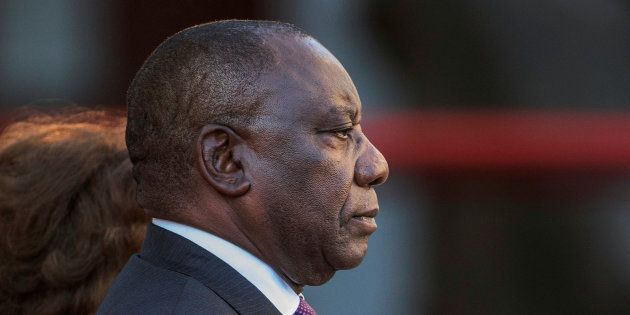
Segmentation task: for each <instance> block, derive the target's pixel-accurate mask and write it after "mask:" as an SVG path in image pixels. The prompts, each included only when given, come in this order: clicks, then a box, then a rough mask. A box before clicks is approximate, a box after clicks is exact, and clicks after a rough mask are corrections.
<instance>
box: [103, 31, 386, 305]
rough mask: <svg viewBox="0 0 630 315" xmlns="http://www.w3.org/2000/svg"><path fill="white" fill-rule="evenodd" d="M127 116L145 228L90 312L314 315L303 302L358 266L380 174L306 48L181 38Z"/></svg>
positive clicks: (237, 38) (296, 43) (140, 86)
mask: <svg viewBox="0 0 630 315" xmlns="http://www.w3.org/2000/svg"><path fill="white" fill-rule="evenodd" d="M127 103H128V107H129V109H128V125H127V135H126V137H127V146H128V150H129V155H130V158H131V161H132V162H133V165H134V166H133V167H134V169H133V173H134V177H135V179H136V181H137V182H138V197H137V198H138V202H139V203H140V204H141V205H142V206H143V207H144V208H145V209H146V212H147V214H148V215H150V216H151V217H153V218H155V219H154V221H153V223H154V224H152V225H150V226H149V228H148V231H147V237H146V240H145V243H144V244H143V248H142V251H141V252H140V253H139V254H138V255H135V256H133V257H132V258H131V259H130V260H129V262H128V263H127V265H126V266H125V268H124V269H123V271H122V272H121V274H120V275H119V276H118V278H117V280H116V281H115V283H114V285H113V286H112V288H111V289H110V291H109V293H108V296H107V297H106V299H105V301H104V302H103V304H102V305H101V308H100V310H99V313H102V314H118V313H125V314H132V313H147V312H148V313H181V314H196V313H204V314H208V313H216V314H233V313H239V314H277V313H282V314H293V313H294V312H295V313H299V314H308V313H314V312H313V310H312V309H311V308H310V306H309V305H308V304H307V303H306V301H305V300H304V298H303V296H301V291H302V288H303V287H304V286H305V285H320V284H323V283H325V282H326V281H328V280H329V279H330V278H331V277H332V276H333V274H334V273H335V271H337V270H340V269H348V268H352V267H355V266H357V265H358V264H359V263H360V262H361V261H362V259H363V257H364V256H365V253H366V251H367V241H368V237H369V236H370V234H372V233H373V232H374V231H375V230H376V223H375V220H374V217H375V216H376V215H377V213H378V203H377V199H376V193H375V191H374V189H373V188H374V186H376V185H378V184H381V183H383V182H384V181H385V180H386V179H387V175H388V167H387V163H386V161H385V159H384V158H383V156H382V155H381V154H380V153H379V152H378V150H377V149H376V148H375V147H374V146H373V145H372V144H371V143H370V142H369V141H368V139H367V138H366V137H365V135H364V134H363V133H362V131H361V127H360V124H359V123H360V119H361V105H360V101H359V97H358V94H357V91H356V89H355V87H354V85H353V84H352V81H351V79H350V77H349V76H348V74H347V73H346V71H345V70H344V69H343V67H342V66H341V64H340V63H339V61H337V60H336V59H335V57H334V56H333V55H332V54H331V53H330V52H328V50H326V48H324V47H323V46H322V45H321V44H320V43H318V42H317V41H316V40H315V39H313V38H312V37H310V36H308V35H306V34H304V33H303V32H301V31H300V30H298V29H297V28H295V27H294V26H291V25H288V24H283V23H278V22H267V21H235V20H231V21H220V22H214V23H209V24H204V25H199V26H195V27H192V28H189V29H186V30H184V31H182V32H180V33H178V34H176V35H174V36H173V37H171V38H169V39H167V40H166V41H165V42H164V43H162V44H161V45H160V46H159V47H158V48H157V49H156V50H155V51H154V52H153V54H152V55H151V56H150V57H149V58H148V60H147V61H146V62H145V64H144V65H143V66H142V68H141V69H140V71H139V72H138V74H137V75H136V77H135V79H134V81H133V82H132V84H131V87H130V88H129V93H128V100H127Z"/></svg>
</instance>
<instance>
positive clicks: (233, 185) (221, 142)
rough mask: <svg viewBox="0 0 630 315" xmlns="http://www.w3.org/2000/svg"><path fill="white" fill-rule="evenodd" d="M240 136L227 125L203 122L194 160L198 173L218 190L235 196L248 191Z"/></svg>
mask: <svg viewBox="0 0 630 315" xmlns="http://www.w3.org/2000/svg"><path fill="white" fill-rule="evenodd" d="M242 145H243V140H242V139H241V138H240V137H239V136H238V135H237V134H236V133H235V132H234V130H232V129H231V128H229V127H227V126H223V125H216V124H209V125H205V126H203V128H202V129H201V132H200V133H199V138H198V139H197V143H196V147H197V150H196V156H195V158H196V160H197V161H196V162H197V165H198V168H199V172H200V173H201V175H202V177H203V178H204V179H205V180H206V181H207V182H208V183H209V184H210V185H211V186H212V187H213V188H214V189H215V190H216V191H217V192H219V193H221V194H223V195H226V196H230V197H238V196H241V195H243V194H245V193H246V192H247V191H249V188H250V181H249V179H248V178H247V176H246V174H245V170H244V169H243V165H242V162H241V156H240V152H238V151H239V150H238V149H239V148H240V146H242Z"/></svg>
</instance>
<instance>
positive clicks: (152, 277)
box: [98, 255, 235, 315]
mask: <svg viewBox="0 0 630 315" xmlns="http://www.w3.org/2000/svg"><path fill="white" fill-rule="evenodd" d="M147 312H150V313H155V314H201V313H204V314H208V312H213V313H221V314H230V313H235V312H234V310H233V309H232V308H231V307H230V306H229V305H228V304H227V303H226V302H225V301H224V300H223V299H221V298H220V297H219V296H218V295H216V293H214V292H213V291H212V290H210V289H208V288H207V287H206V286H204V285H203V284H201V283H200V282H199V281H197V280H195V279H193V278H191V277H189V276H187V275H184V274H181V273H178V272H175V271H171V270H167V269H164V268H160V267H157V266H154V265H153V264H151V263H149V262H147V261H146V260H143V259H142V258H140V257H138V255H133V256H132V257H131V258H130V259H129V261H128V262H127V264H126V265H125V267H124V268H123V270H122V271H121V272H120V274H119V275H118V276H117V277H116V280H115V281H114V283H113V284H112V286H111V288H110V289H109V291H108V292H107V296H106V297H105V299H104V300H103V303H102V304H101V306H100V308H99V310H98V314H143V315H145V314H147Z"/></svg>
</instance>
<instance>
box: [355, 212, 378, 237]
mask: <svg viewBox="0 0 630 315" xmlns="http://www.w3.org/2000/svg"><path fill="white" fill-rule="evenodd" d="M376 215H378V208H375V209H371V210H365V211H357V212H355V213H354V214H353V215H352V217H351V218H350V220H348V227H349V229H350V230H351V231H353V232H355V233H356V234H362V235H365V234H372V233H374V231H376V228H377V225H376V220H375V219H374V218H375V217H376Z"/></svg>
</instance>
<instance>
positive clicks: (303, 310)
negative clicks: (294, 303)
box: [293, 295, 317, 315]
mask: <svg viewBox="0 0 630 315" xmlns="http://www.w3.org/2000/svg"><path fill="white" fill-rule="evenodd" d="M293 315H317V313H316V312H315V310H314V309H313V308H312V307H311V306H310V305H308V303H306V300H305V299H304V297H303V296H302V295H300V305H298V308H297V310H295V313H293Z"/></svg>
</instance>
